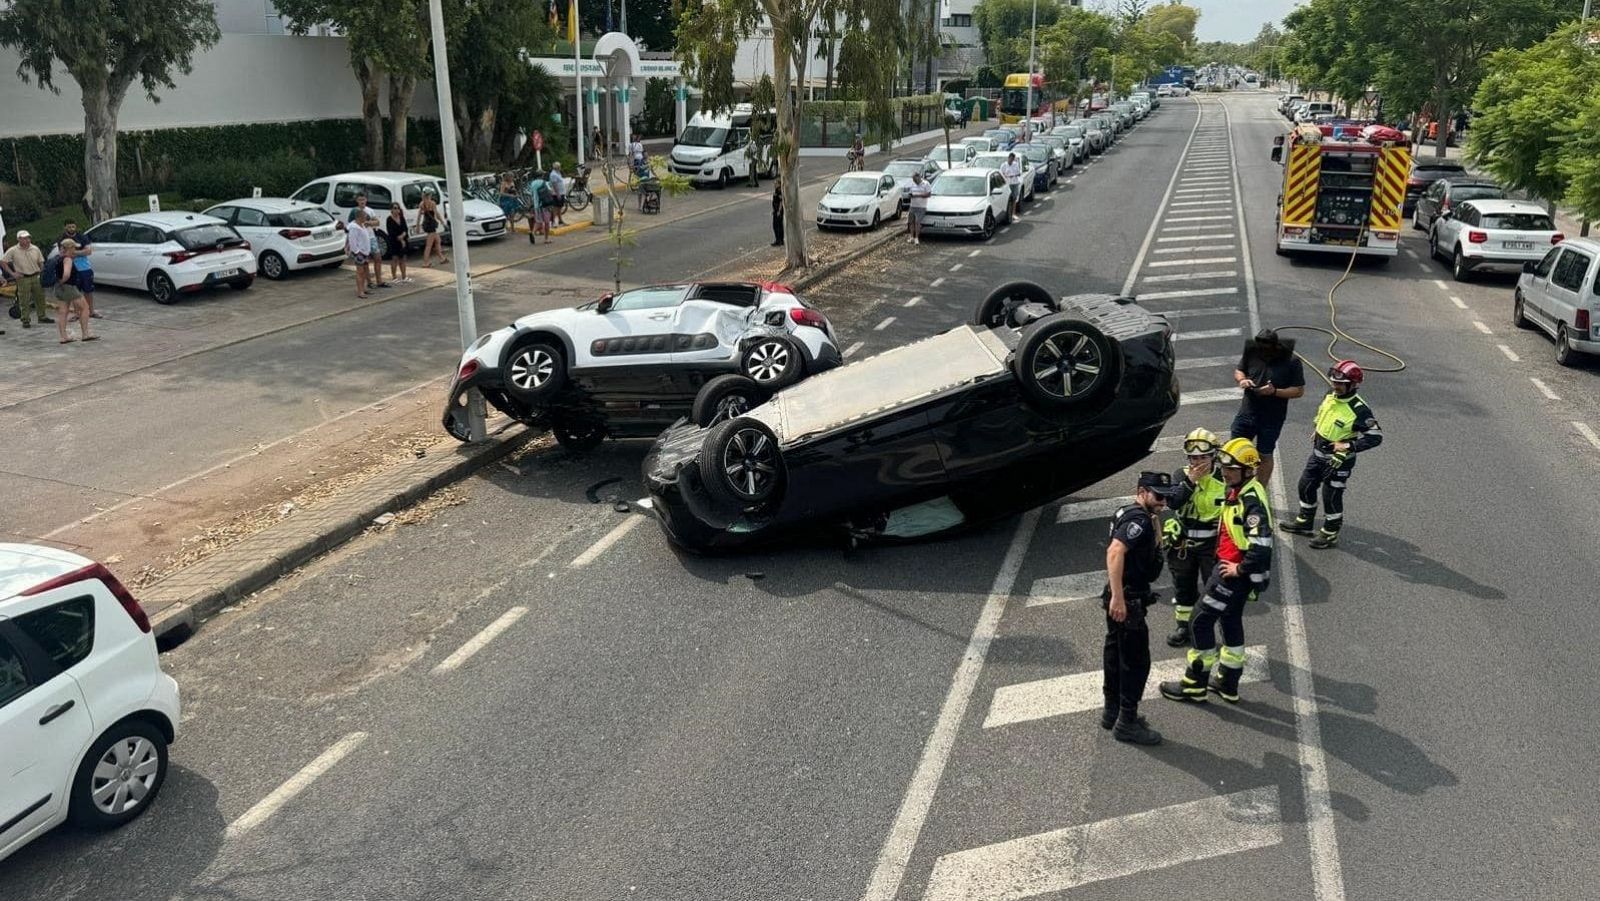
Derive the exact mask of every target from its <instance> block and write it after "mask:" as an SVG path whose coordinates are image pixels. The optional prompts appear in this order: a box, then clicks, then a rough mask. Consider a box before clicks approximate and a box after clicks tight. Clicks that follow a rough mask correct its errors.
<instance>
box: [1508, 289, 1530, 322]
mask: <svg viewBox="0 0 1600 901" xmlns="http://www.w3.org/2000/svg"><path fill="white" fill-rule="evenodd" d="M1523 303H1524V301H1523V299H1522V289H1521V288H1517V289H1516V290H1514V291H1512V292H1511V324H1512V325H1514V326H1516V327H1517V328H1527V327H1529V326H1530V325H1532V324H1533V323H1531V322H1529V321H1528V314H1527V312H1526V308H1525V307H1524V306H1523Z"/></svg>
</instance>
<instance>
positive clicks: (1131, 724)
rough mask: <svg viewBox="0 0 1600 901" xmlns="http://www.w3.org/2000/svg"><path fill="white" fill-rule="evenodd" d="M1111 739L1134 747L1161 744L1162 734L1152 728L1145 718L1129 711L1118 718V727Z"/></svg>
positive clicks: (1112, 732)
mask: <svg viewBox="0 0 1600 901" xmlns="http://www.w3.org/2000/svg"><path fill="white" fill-rule="evenodd" d="M1111 737H1112V738H1114V739H1116V740H1117V741H1122V742H1127V743H1128V744H1134V745H1159V744H1161V733H1160V732H1157V731H1156V730H1154V729H1152V728H1150V724H1149V723H1147V722H1145V719H1144V717H1142V716H1139V715H1138V714H1136V713H1132V712H1128V711H1124V712H1123V714H1122V716H1120V717H1118V718H1117V726H1116V728H1115V729H1112V730H1111Z"/></svg>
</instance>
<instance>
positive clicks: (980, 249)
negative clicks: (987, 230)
mask: <svg viewBox="0 0 1600 901" xmlns="http://www.w3.org/2000/svg"><path fill="white" fill-rule="evenodd" d="M980 253H983V248H982V247H980V248H978V249H977V250H974V251H973V252H971V253H969V254H967V257H968V258H971V257H975V256H977V255H978V254H980Z"/></svg>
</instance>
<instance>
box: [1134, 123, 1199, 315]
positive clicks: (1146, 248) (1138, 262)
mask: <svg viewBox="0 0 1600 901" xmlns="http://www.w3.org/2000/svg"><path fill="white" fill-rule="evenodd" d="M1199 131H1200V114H1199V113H1198V112H1196V113H1195V117H1194V127H1193V128H1191V129H1190V130H1189V139H1188V140H1187V141H1186V142H1184V148H1183V157H1181V158H1179V160H1178V166H1177V168H1175V169H1173V170H1172V177H1171V178H1169V179H1168V180H1167V190H1166V193H1164V194H1162V195H1161V203H1160V204H1159V205H1158V206H1157V207H1156V214H1155V216H1153V217H1152V218H1151V219H1150V230H1149V231H1147V232H1145V235H1144V243H1143V244H1140V245H1139V252H1138V253H1137V254H1135V255H1134V258H1133V266H1132V267H1131V268H1129V269H1128V278H1127V280H1126V281H1124V282H1123V283H1122V293H1123V294H1124V295H1127V294H1132V293H1133V283H1134V282H1135V281H1138V279H1139V270H1140V269H1141V268H1142V267H1143V266H1144V258H1145V257H1146V256H1148V255H1149V254H1150V245H1151V244H1152V243H1154V242H1155V239H1156V231H1157V230H1158V229H1160V228H1161V216H1162V215H1163V214H1164V213H1166V211H1167V204H1168V203H1171V202H1172V192H1173V191H1175V190H1177V187H1178V176H1179V175H1181V174H1182V170H1183V158H1186V157H1188V155H1189V154H1190V153H1193V152H1194V150H1195V148H1194V147H1193V146H1192V145H1193V144H1194V137H1195V135H1196V134H1197V133H1198V132H1199Z"/></svg>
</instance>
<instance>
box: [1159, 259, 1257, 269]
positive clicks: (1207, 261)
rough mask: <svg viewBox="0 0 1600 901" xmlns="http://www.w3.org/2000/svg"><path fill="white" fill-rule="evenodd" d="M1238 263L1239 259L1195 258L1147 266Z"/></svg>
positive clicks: (1166, 261) (1160, 261) (1163, 261)
mask: <svg viewBox="0 0 1600 901" xmlns="http://www.w3.org/2000/svg"><path fill="white" fill-rule="evenodd" d="M1237 262H1239V258H1238V257H1195V258H1192V259H1187V260H1158V261H1156V262H1154V263H1148V264H1146V265H1148V266H1149V267H1150V268H1152V269H1154V268H1156V267H1158V266H1209V265H1211V264H1212V263H1237Z"/></svg>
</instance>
